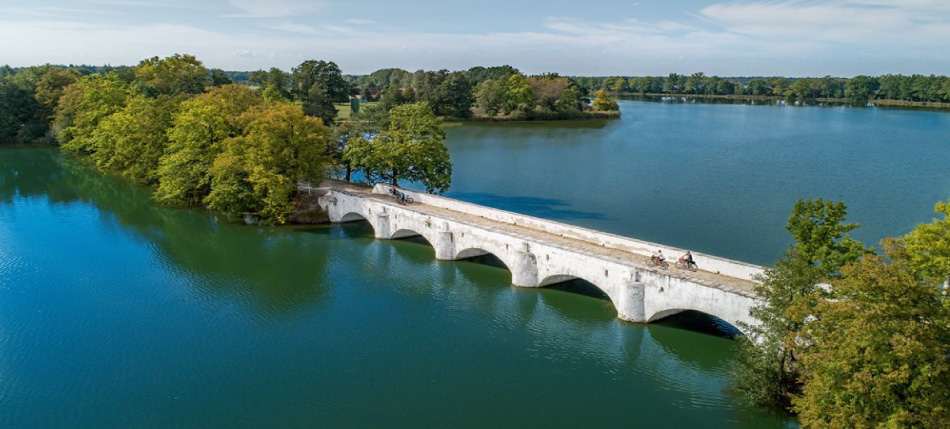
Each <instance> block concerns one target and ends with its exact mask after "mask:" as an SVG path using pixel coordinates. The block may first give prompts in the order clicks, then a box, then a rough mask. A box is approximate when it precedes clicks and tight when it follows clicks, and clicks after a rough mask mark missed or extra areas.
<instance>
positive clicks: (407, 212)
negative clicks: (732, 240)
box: [320, 181, 762, 330]
mask: <svg viewBox="0 0 950 429" xmlns="http://www.w3.org/2000/svg"><path fill="white" fill-rule="evenodd" d="M322 188H324V189H326V194H325V195H324V196H323V197H321V198H320V205H321V207H323V208H324V209H326V210H327V212H328V214H329V217H330V220H331V221H332V222H350V221H362V220H366V221H368V222H369V224H370V225H372V227H373V230H374V231H375V236H376V238H380V239H396V238H405V237H411V236H417V235H421V236H422V237H424V238H425V239H426V241H428V242H429V243H430V244H431V245H432V247H433V248H435V257H436V258H437V259H440V260H458V259H466V258H472V257H475V256H480V255H485V254H489V253H490V254H492V255H494V256H496V257H497V258H498V259H500V260H501V261H502V262H503V263H504V264H505V265H506V266H507V267H508V269H509V270H510V271H511V282H512V283H513V284H514V285H515V286H520V287H544V286H549V285H553V284H556V283H561V282H564V281H569V280H573V279H583V280H586V281H587V282H590V283H591V284H593V285H594V286H596V287H598V288H600V289H601V290H602V291H603V292H604V293H605V294H606V295H607V296H608V297H609V298H610V300H611V301H612V302H613V304H614V307H615V308H616V309H617V317H619V318H620V319H623V320H627V321H631V322H652V321H654V320H658V319H661V318H664V317H667V316H670V315H673V314H676V313H679V312H682V311H685V310H695V311H700V312H703V313H706V314H709V315H712V316H715V317H718V318H720V319H722V320H724V321H726V322H728V323H730V324H732V325H733V326H735V327H736V328H738V329H740V330H741V329H742V328H741V326H742V325H741V324H740V322H742V323H744V324H749V325H755V324H757V323H758V321H757V320H755V319H754V318H752V317H751V316H750V315H749V309H750V308H751V307H752V306H753V305H754V304H755V303H756V302H757V300H756V297H755V295H754V294H753V292H752V288H753V286H754V285H755V281H754V280H753V276H755V275H756V274H759V273H761V272H762V267H759V266H756V265H750V264H746V263H742V262H736V261H731V260H727V259H723V258H718V257H715V256H710V255H703V254H699V253H695V252H694V253H693V258H694V260H695V261H696V263H697V265H698V266H699V267H700V270H699V271H696V272H690V271H686V270H681V269H678V268H675V266H673V264H672V262H675V260H676V259H677V258H679V256H680V255H682V254H683V253H685V251H684V250H681V249H676V248H672V247H668V246H663V245H660V244H654V243H649V242H645V241H640V240H635V239H632V238H627V237H621V236H617V235H613V234H607V233H603V232H599V231H594V230H590V229H586V228H581V227H577V226H573V225H566V224H562V223H558V222H552V221H548V220H544V219H539V218H535V217H530V216H524V215H520V214H517V213H512V212H507V211H503V210H497V209H492V208H488V207H483V206H479V205H476V204H470V203H465V202H462V201H458V200H453V199H449V198H444V197H438V196H435V195H430V194H425V193H421V192H415V191H409V190H404V189H400V191H401V192H405V193H406V194H407V195H408V196H411V197H412V198H413V199H414V200H415V202H414V203H412V204H399V203H398V202H396V200H395V199H394V198H392V197H390V196H389V190H390V189H391V188H392V187H391V186H390V185H384V184H377V185H376V187H375V188H373V189H372V190H370V189H369V188H364V187H358V186H355V185H351V184H347V183H343V182H336V181H326V182H324V183H323V184H322ZM657 249H660V250H662V251H663V254H664V255H666V257H667V258H668V260H669V261H670V262H671V266H670V267H669V268H666V269H662V268H658V267H654V266H651V265H650V263H649V257H650V255H651V254H652V253H653V252H654V251H655V250H657Z"/></svg>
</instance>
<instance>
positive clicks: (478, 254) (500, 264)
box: [455, 248, 511, 271]
mask: <svg viewBox="0 0 950 429" xmlns="http://www.w3.org/2000/svg"><path fill="white" fill-rule="evenodd" d="M455 259H456V260H459V261H466V262H474V263H476V264H481V265H488V266H491V267H495V268H502V269H505V270H508V271H511V269H510V268H508V265H507V264H505V261H502V260H501V258H499V257H498V256H496V255H495V254H494V253H491V252H489V251H487V250H484V249H478V248H468V249H463V250H462V251H461V252H458V254H457V255H455Z"/></svg>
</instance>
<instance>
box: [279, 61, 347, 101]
mask: <svg viewBox="0 0 950 429" xmlns="http://www.w3.org/2000/svg"><path fill="white" fill-rule="evenodd" d="M291 80H292V82H293V92H294V94H295V95H296V97H297V99H298V100H301V101H305V100H306V99H307V98H308V97H309V96H310V95H311V89H312V88H313V87H314V86H318V87H320V88H322V89H323V94H325V96H326V97H328V98H329V100H330V102H331V103H345V102H346V101H348V100H349V98H350V84H348V83H347V82H346V80H344V79H343V72H342V71H340V67H339V66H337V65H336V63H334V62H333V61H329V62H327V61H323V60H320V61H316V60H307V61H304V62H303V63H301V64H300V65H299V66H297V67H296V68H294V69H293V72H292V73H291Z"/></svg>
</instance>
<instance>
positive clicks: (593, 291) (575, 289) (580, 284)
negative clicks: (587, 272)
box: [545, 279, 610, 302]
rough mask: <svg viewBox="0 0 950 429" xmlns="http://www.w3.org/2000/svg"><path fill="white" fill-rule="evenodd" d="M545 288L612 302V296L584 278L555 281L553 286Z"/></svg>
mask: <svg viewBox="0 0 950 429" xmlns="http://www.w3.org/2000/svg"><path fill="white" fill-rule="evenodd" d="M545 289H547V290H556V291H561V292H568V293H573V294H577V295H583V296H586V297H589V298H595V299H600V300H604V301H607V302H610V297H609V296H607V294H606V293H604V291H603V290H601V289H600V288H599V287H597V286H595V285H594V284H593V283H591V282H589V281H587V280H584V279H573V280H568V281H566V282H560V283H555V284H553V285H551V286H545Z"/></svg>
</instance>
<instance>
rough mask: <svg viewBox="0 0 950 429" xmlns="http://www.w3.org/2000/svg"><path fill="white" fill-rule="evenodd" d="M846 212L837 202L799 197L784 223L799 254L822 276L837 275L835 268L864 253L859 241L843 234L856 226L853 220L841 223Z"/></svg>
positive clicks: (840, 203) (845, 208) (839, 202)
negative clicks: (817, 269)
mask: <svg viewBox="0 0 950 429" xmlns="http://www.w3.org/2000/svg"><path fill="white" fill-rule="evenodd" d="M847 214H848V208H847V207H846V206H845V204H844V202H841V201H838V202H832V201H824V200H822V199H821V198H819V199H817V200H805V199H800V200H798V202H796V203H795V208H794V209H793V211H792V216H791V217H790V218H789V219H788V223H787V224H786V226H785V229H786V230H788V232H789V233H791V234H792V237H793V238H794V239H795V246H796V247H797V248H798V249H799V251H800V254H801V256H802V257H804V258H805V259H806V260H808V261H809V263H811V264H812V265H816V266H817V267H818V268H819V270H820V272H821V275H822V277H837V276H838V273H837V270H838V269H839V268H841V267H842V266H844V265H846V264H848V263H850V262H853V261H856V260H857V259H858V258H859V257H860V256H861V254H863V253H865V252H866V250H865V249H864V246H863V245H862V244H861V243H860V242H857V241H855V240H853V239H852V238H851V237H850V236H848V235H847V233H848V232H850V231H851V230H853V229H855V228H857V227H858V224H856V223H844V220H845V217H846V216H847Z"/></svg>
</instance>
